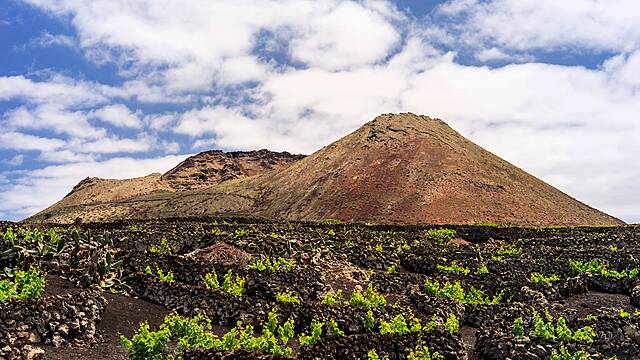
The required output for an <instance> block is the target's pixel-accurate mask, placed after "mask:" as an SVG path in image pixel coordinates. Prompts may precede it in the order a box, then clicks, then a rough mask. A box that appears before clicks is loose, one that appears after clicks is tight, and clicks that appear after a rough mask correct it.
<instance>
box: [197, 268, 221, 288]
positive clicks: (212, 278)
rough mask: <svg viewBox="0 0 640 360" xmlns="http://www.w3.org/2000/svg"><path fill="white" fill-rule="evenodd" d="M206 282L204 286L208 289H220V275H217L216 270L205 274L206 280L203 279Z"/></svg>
mask: <svg viewBox="0 0 640 360" xmlns="http://www.w3.org/2000/svg"><path fill="white" fill-rule="evenodd" d="M201 279H202V280H203V281H204V286H205V287H206V288H207V289H219V288H220V281H218V274H216V271H215V270H211V272H210V273H207V274H205V276H204V278H202V277H201Z"/></svg>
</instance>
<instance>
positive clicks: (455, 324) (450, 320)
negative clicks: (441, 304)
mask: <svg viewBox="0 0 640 360" xmlns="http://www.w3.org/2000/svg"><path fill="white" fill-rule="evenodd" d="M444 328H445V329H447V331H449V333H450V334H451V335H453V334H455V333H457V332H459V331H460V322H459V321H458V317H457V316H456V314H449V316H447V319H446V320H445V322H444Z"/></svg>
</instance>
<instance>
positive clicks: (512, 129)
mask: <svg viewBox="0 0 640 360" xmlns="http://www.w3.org/2000/svg"><path fill="white" fill-rule="evenodd" d="M638 24H640V5H638V4H637V2H636V1H634V0H610V1H607V2H602V1H597V0H565V1H561V2H559V1H555V0H535V1H534V0H484V1H479V0H450V1H410V0H402V1H394V2H391V1H321V2H319V1H298V0H296V1H288V0H278V1H276V0H244V1H235V0H234V1H216V2H210V1H200V0H184V1H170V0H164V1H158V0H155V1H154V0H147V1H142V0H141V1H139V2H133V3H132V2H128V1H124V0H112V1H101V0H96V1H80V0H74V1H71V0H48V1H45V0H25V1H22V0H8V1H6V2H5V3H4V4H3V6H2V8H0V51H1V54H2V60H1V61H0V129H1V130H0V203H1V204H3V205H2V206H1V207H0V218H2V219H20V218H24V217H26V216H28V215H30V214H32V213H34V212H36V211H39V210H41V209H42V208H44V207H46V206H47V205H49V204H51V203H53V202H54V201H56V200H57V199H59V198H60V197H62V196H64V195H65V194H66V193H67V192H68V191H69V189H70V188H71V187H72V186H73V185H74V184H75V183H77V182H78V181H79V180H81V179H82V178H84V177H86V176H98V177H108V178H126V177H132V176H142V175H146V174H148V173H151V172H163V171H166V170H167V169H169V168H171V167H172V166H173V165H175V164H176V163H177V162H178V161H180V160H181V159H184V157H186V156H188V155H189V154H193V153H196V152H198V151H202V150H206V149H212V148H219V149H223V150H245V149H247V150H248V149H256V148H269V149H272V150H288V151H291V152H298V153H311V152H313V151H315V150H317V149H319V148H320V147H321V146H323V145H326V144H327V143H329V142H331V141H333V140H335V139H338V138H340V137H341V136H344V135H345V134H347V133H348V132H350V131H352V130H354V129H356V128H358V127H359V126H361V125H362V124H363V123H365V122H367V121H369V120H371V119H372V118H373V117H375V116H376V115H378V114H380V113H385V112H400V111H411V112H414V113H419V114H425V115H431V116H437V117H440V118H442V119H444V120H445V121H447V122H448V123H449V124H450V125H451V126H452V127H454V128H455V129H457V130H458V131H460V132H461V133H462V134H463V135H465V136H467V137H469V138H470V139H472V140H473V141H475V142H476V143H478V144H480V145H481V146H483V147H485V148H487V149H489V150H490V151H492V152H494V153H496V154H498V155H499V156H501V157H503V158H505V159H507V160H508V161H510V162H512V163H514V164H516V165H517V166H519V167H521V168H523V169H525V170H527V171H529V172H531V173H533V174H534V175H536V176H538V177H540V178H542V179H543V180H545V181H547V182H549V183H551V184H552V185H554V186H556V187H558V188H560V189H561V190H563V191H565V192H567V193H568V194H570V195H572V196H574V197H576V198H578V199H580V200H582V201H584V202H586V203H588V204H590V205H593V206H594V207H597V208H599V209H602V210H604V211H606V212H609V213H610V214H612V215H615V216H618V217H620V218H622V219H624V220H626V221H628V222H640V215H639V211H638V210H640V205H638V204H639V202H640V185H639V183H638V181H637V178H638V176H640V166H638V165H636V164H637V161H636V157H637V156H636V155H637V154H638V153H640V141H638V138H639V136H640V123H639V122H638V120H637V114H638V113H639V110H640V101H639V100H640V95H639V94H640V91H639V89H640V25H638Z"/></svg>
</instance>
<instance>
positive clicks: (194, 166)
mask: <svg viewBox="0 0 640 360" xmlns="http://www.w3.org/2000/svg"><path fill="white" fill-rule="evenodd" d="M302 158H304V155H292V154H289V153H288V152H273V151H269V150H265V149H263V150H258V151H236V152H228V153H225V152H223V151H220V150H213V151H205V152H202V153H199V154H196V155H193V156H190V157H188V158H187V159H185V160H184V161H182V162H181V163H180V164H178V165H177V166H176V167H174V168H173V169H171V170H169V171H167V172H166V173H164V174H158V173H154V174H150V175H147V176H143V177H139V178H133V179H101V178H96V177H88V178H85V179H84V180H82V181H80V182H79V183H78V184H77V185H76V186H74V187H73V189H72V190H71V192H70V193H69V194H67V195H66V196H65V197H64V198H62V200H60V201H58V202H57V203H55V204H53V205H51V206H50V207H48V208H46V209H44V210H43V211H41V212H39V213H38V214H36V215H34V216H32V217H31V218H29V220H33V221H44V220H50V221H60V222H70V221H74V219H75V218H71V217H73V216H74V215H73V214H74V212H84V210H85V209H88V206H94V207H101V208H103V210H101V211H100V213H101V214H102V215H101V216H102V217H104V218H110V217H114V218H119V217H121V216H125V215H124V214H128V213H129V212H128V211H126V209H125V210H123V211H118V207H115V206H114V207H113V208H110V206H109V205H110V204H112V203H117V202H122V201H129V200H130V199H133V198H136V197H138V196H144V195H148V194H154V193H172V192H176V191H182V190H188V189H200V188H205V187H208V186H212V185H216V184H219V183H221V182H223V181H227V180H232V179H239V178H243V177H247V176H253V175H257V174H260V173H262V172H266V171H270V170H273V169H277V168H280V167H283V166H287V165H289V164H290V163H292V162H294V161H298V160H300V159H302ZM87 216H89V217H91V216H93V215H92V213H91V212H89V214H88V215H87ZM79 217H80V218H82V216H79ZM56 219H57V220H56Z"/></svg>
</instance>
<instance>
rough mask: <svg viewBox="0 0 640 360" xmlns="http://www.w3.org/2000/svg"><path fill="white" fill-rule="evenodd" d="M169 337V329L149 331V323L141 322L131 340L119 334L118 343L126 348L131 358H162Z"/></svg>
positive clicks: (148, 359)
mask: <svg viewBox="0 0 640 360" xmlns="http://www.w3.org/2000/svg"><path fill="white" fill-rule="evenodd" d="M170 337H171V332H170V331H169V329H166V328H164V329H161V330H159V331H154V332H151V331H149V324H148V323H146V322H145V323H142V324H140V328H139V329H138V330H137V331H136V332H135V334H134V335H133V338H131V340H129V339H127V338H126V337H124V336H122V335H121V336H120V343H121V344H122V346H124V347H125V348H126V349H127V355H128V356H129V358H130V359H133V360H157V359H162V354H163V352H164V351H165V349H166V348H167V343H168V342H169V338H170Z"/></svg>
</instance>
